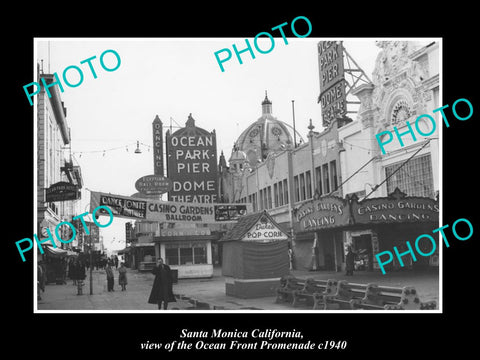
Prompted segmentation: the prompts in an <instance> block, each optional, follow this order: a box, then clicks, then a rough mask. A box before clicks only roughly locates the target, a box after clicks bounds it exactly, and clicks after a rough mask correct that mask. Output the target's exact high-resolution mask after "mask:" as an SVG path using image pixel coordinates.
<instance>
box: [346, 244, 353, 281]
mask: <svg viewBox="0 0 480 360" xmlns="http://www.w3.org/2000/svg"><path fill="white" fill-rule="evenodd" d="M345 265H346V274H345V275H353V270H354V268H355V252H354V251H353V250H352V247H351V246H349V247H348V249H347V255H346V256H345Z"/></svg>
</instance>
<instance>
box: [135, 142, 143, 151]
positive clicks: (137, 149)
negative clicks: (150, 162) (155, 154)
mask: <svg viewBox="0 0 480 360" xmlns="http://www.w3.org/2000/svg"><path fill="white" fill-rule="evenodd" d="M139 144H140V143H139V141H137V148H136V149H135V154H141V153H142V150H140V146H139Z"/></svg>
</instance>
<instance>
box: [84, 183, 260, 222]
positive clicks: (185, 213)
mask: <svg viewBox="0 0 480 360" xmlns="http://www.w3.org/2000/svg"><path fill="white" fill-rule="evenodd" d="M90 194H91V195H90V206H91V207H92V208H97V207H98V206H100V205H105V206H108V207H109V208H110V210H111V211H112V213H113V216H114V217H120V218H127V219H141V220H148V221H158V222H170V223H190V224H194V223H201V224H204V223H229V222H230V223H234V222H236V221H237V219H238V218H239V216H241V215H244V213H243V211H242V209H245V213H246V212H252V204H242V208H237V213H236V214H234V213H233V212H232V213H231V214H230V216H229V217H223V218H222V217H219V216H218V212H219V209H224V208H225V207H226V206H227V207H230V211H233V209H234V207H235V206H237V205H238V204H214V203H208V204H200V203H184V202H172V201H159V200H153V199H142V198H136V197H129V196H123V195H113V194H107V193H101V192H95V191H92V192H90ZM98 212H99V213H100V214H102V215H105V214H107V212H106V211H104V209H99V211H98Z"/></svg>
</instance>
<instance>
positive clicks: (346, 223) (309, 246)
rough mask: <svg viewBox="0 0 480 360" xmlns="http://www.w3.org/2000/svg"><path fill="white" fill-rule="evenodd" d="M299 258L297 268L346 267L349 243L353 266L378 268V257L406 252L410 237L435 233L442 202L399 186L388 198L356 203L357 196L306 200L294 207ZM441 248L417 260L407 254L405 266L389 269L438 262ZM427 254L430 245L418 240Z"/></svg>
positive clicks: (365, 269)
mask: <svg viewBox="0 0 480 360" xmlns="http://www.w3.org/2000/svg"><path fill="white" fill-rule="evenodd" d="M294 215H295V217H294V228H295V232H296V235H295V242H294V244H295V246H294V251H295V257H296V263H297V264H298V265H297V266H299V267H301V265H302V264H303V266H305V267H306V268H309V269H311V270H336V271H343V270H345V254H346V252H347V248H348V247H349V246H351V247H352V249H353V251H354V252H355V254H356V256H355V270H357V271H372V270H376V269H379V265H378V262H377V259H376V257H375V255H376V254H377V253H380V252H382V251H387V250H388V251H392V249H393V247H394V246H396V247H397V249H398V251H399V253H402V252H404V251H406V250H407V248H406V241H410V242H412V241H414V240H415V239H416V238H417V237H418V236H420V235H421V234H425V233H428V234H432V230H434V229H437V228H438V227H439V205H438V201H437V200H435V199H432V198H428V197H408V196H406V195H405V194H404V193H402V192H401V191H400V190H398V188H397V189H395V191H394V192H393V193H391V194H390V195H389V196H387V197H381V198H372V199H366V200H363V201H358V198H357V196H356V195H353V196H351V197H348V198H347V199H342V198H338V197H331V196H327V197H322V198H320V199H318V200H312V201H309V202H306V203H304V204H302V205H301V206H300V207H299V208H296V209H295V211H294ZM436 239H437V247H436V248H437V251H435V252H434V253H433V254H432V255H431V256H429V257H417V258H416V261H413V259H412V258H411V257H410V255H405V256H403V257H402V260H403V262H404V263H405V265H406V266H404V267H401V266H400V264H399V263H398V260H397V259H396V258H395V259H394V261H393V262H392V263H391V264H389V266H390V270H391V269H400V268H402V269H409V268H416V269H419V268H428V267H436V266H438V236H437V238H436ZM422 246H424V247H425V249H421V250H422V251H423V252H424V253H429V252H430V250H431V246H432V245H431V244H429V243H428V242H426V243H423V244H422V243H420V247H422Z"/></svg>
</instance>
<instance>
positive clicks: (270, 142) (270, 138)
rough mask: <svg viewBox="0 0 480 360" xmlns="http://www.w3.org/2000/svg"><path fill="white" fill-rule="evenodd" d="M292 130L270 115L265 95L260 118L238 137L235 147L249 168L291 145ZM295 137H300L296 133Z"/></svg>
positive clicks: (269, 105)
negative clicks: (240, 152)
mask: <svg viewBox="0 0 480 360" xmlns="http://www.w3.org/2000/svg"><path fill="white" fill-rule="evenodd" d="M291 131H292V132H293V129H292V128H291V127H290V126H289V125H288V124H286V123H284V122H283V121H281V120H278V119H277V118H276V117H275V116H273V115H272V102H271V101H270V100H269V99H268V97H267V94H266V93H265V99H264V100H263V102H262V116H261V117H259V118H258V119H257V121H255V122H254V123H253V124H251V125H250V126H249V127H247V128H246V129H245V130H244V131H243V132H242V134H241V135H240V136H239V137H238V140H237V141H236V143H235V147H236V148H237V149H238V150H240V151H242V152H243V153H245V154H246V156H247V158H248V161H249V163H250V166H252V167H255V166H256V165H257V163H259V162H261V161H263V160H265V159H266V158H267V156H268V154H269V153H271V152H276V151H282V150H284V149H286V148H288V147H289V146H292V144H293V137H292V135H291ZM297 136H299V138H301V136H300V135H299V134H298V133H297Z"/></svg>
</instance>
